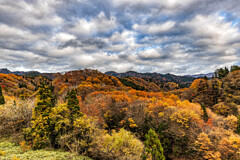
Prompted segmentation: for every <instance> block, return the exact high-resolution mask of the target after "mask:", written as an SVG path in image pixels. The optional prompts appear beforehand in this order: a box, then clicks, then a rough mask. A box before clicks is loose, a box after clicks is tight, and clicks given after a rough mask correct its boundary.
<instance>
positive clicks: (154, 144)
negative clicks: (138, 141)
mask: <svg viewBox="0 0 240 160" xmlns="http://www.w3.org/2000/svg"><path fill="white" fill-rule="evenodd" d="M145 138H146V140H145V142H144V145H145V152H144V154H143V160H146V159H147V158H148V157H152V160H165V159H166V158H165V156H164V155H163V147H162V145H161V142H160V140H159V139H158V136H157V134H156V132H155V131H154V130H152V129H150V130H149V131H148V133H147V134H146V135H145Z"/></svg>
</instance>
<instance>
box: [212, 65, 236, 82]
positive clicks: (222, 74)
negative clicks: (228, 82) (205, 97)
mask: <svg viewBox="0 0 240 160" xmlns="http://www.w3.org/2000/svg"><path fill="white" fill-rule="evenodd" d="M236 70H240V66H237V65H233V66H231V68H230V71H229V69H228V68H227V67H224V68H218V69H216V70H215V72H214V77H213V78H220V79H221V78H223V77H225V76H227V75H228V73H229V72H233V71H236Z"/></svg>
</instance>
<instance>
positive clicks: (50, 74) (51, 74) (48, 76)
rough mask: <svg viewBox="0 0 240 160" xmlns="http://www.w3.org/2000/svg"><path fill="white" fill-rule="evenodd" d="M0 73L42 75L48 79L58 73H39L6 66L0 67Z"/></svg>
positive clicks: (53, 77)
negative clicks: (13, 69) (10, 68)
mask: <svg viewBox="0 0 240 160" xmlns="http://www.w3.org/2000/svg"><path fill="white" fill-rule="evenodd" d="M0 73H4V74H15V75H19V76H34V77H35V76H43V77H46V78H48V79H52V80H53V79H55V78H56V77H57V75H59V74H60V73H40V72H38V71H28V72H25V71H13V72H12V71H10V70H9V69H7V68H2V69H0Z"/></svg>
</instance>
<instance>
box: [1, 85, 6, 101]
mask: <svg viewBox="0 0 240 160" xmlns="http://www.w3.org/2000/svg"><path fill="white" fill-rule="evenodd" d="M2 104H5V100H4V96H3V93H2V86H1V85H0V105H2Z"/></svg>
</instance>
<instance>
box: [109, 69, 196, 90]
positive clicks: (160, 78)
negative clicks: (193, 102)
mask: <svg viewBox="0 0 240 160" xmlns="http://www.w3.org/2000/svg"><path fill="white" fill-rule="evenodd" d="M105 74H107V75H111V76H115V77H119V78H123V77H137V78H142V79H144V80H145V81H149V82H154V83H155V84H161V83H163V82H164V83H166V82H175V83H177V84H179V86H180V87H188V86H190V85H191V83H192V82H193V81H194V80H195V77H192V76H177V75H174V74H169V73H168V74H161V73H138V72H135V71H128V72H125V73H117V72H114V71H109V72H106V73H105Z"/></svg>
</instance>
